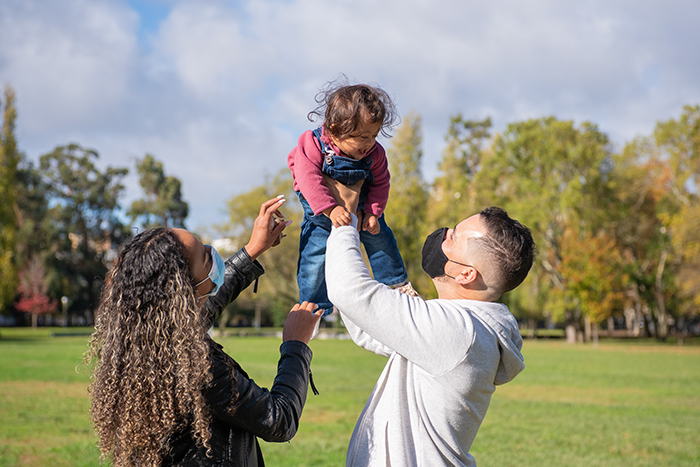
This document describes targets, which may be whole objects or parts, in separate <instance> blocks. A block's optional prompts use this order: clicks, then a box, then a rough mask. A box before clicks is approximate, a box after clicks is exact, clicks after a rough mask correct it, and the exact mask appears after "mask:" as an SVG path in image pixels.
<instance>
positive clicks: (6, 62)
mask: <svg viewBox="0 0 700 467" xmlns="http://www.w3.org/2000/svg"><path fill="white" fill-rule="evenodd" d="M698 24H700V3H698V2H695V1H674V0H671V1H666V2H658V1H632V0H628V1H616V2H608V1H605V2H603V1H586V0H583V1H576V2H574V1H555V0H549V1H545V0H531V1H528V2H522V1H517V0H509V1H494V2H483V1H468V0H445V1H441V2H431V1H428V0H385V1H382V2H375V1H368V0H354V1H352V2H350V1H345V0H343V1H333V2H328V1H325V2H324V1H320V0H284V1H282V0H247V1H246V0H241V1H224V0H219V1H207V0H198V1H184V0H183V1H177V0H172V1H166V0H163V1H159V0H152V1H136V0H128V1H126V0H62V1H61V2H55V1H51V0H3V1H2V2H0V84H2V85H4V84H6V83H9V84H11V85H12V86H13V87H14V89H15V91H16V92H17V105H18V111H19V117H18V121H17V137H18V140H19V146H20V149H21V150H22V151H24V152H25V153H26V154H27V155H28V156H29V157H30V158H32V159H38V157H39V156H40V155H42V154H45V153H47V152H50V151H51V150H52V149H53V148H54V147H55V146H57V145H63V144H67V143H69V142H76V143H79V144H81V145H83V146H85V147H90V148H93V149H95V150H97V151H98V152H99V153H100V164H101V165H103V166H106V165H114V166H128V167H130V168H132V171H133V166H134V161H135V159H136V158H141V157H143V156H144V155H145V154H146V153H150V154H153V155H154V156H155V157H156V158H157V159H159V160H161V161H163V163H164V164H165V169H166V172H167V173H168V174H172V175H175V176H177V177H178V178H180V180H182V182H183V191H184V196H185V199H186V200H187V201H188V202H189V203H190V212H191V214H190V217H189V219H188V226H189V227H190V228H195V229H196V228H198V227H200V226H209V225H211V224H215V223H220V222H222V221H224V220H225V218H224V214H223V210H224V206H225V202H226V200H228V199H230V198H231V197H232V196H234V195H236V194H238V193H241V192H243V191H246V190H248V189H250V188H252V187H253V186H257V185H259V184H261V183H263V182H264V177H265V176H266V175H274V174H276V173H277V172H278V171H280V170H282V169H284V168H285V167H286V156H287V154H288V153H289V150H290V149H291V148H292V147H293V146H294V145H295V143H296V140H297V137H298V136H299V134H300V133H301V132H303V131H304V130H306V129H310V128H312V127H313V126H314V125H313V124H312V123H310V122H308V121H307V120H306V114H307V113H308V112H309V111H310V110H311V109H313V107H314V100H313V98H314V95H315V94H316V92H317V91H318V90H319V89H320V88H321V87H322V86H323V84H324V83H326V82H327V81H329V80H331V79H333V78H335V77H337V76H338V74H339V73H344V74H346V75H347V76H349V77H350V78H352V79H354V80H356V81H362V82H371V83H376V84H379V85H381V86H382V87H383V88H384V89H386V90H387V91H388V92H389V93H390V94H391V95H392V96H394V98H395V101H396V105H397V107H398V110H399V112H400V113H401V114H402V115H405V114H407V113H408V112H410V111H413V112H416V113H418V114H419V115H421V117H422V119H423V130H424V146H423V150H424V167H423V170H424V175H425V177H426V178H427V179H431V178H432V177H434V176H435V175H436V173H437V163H438V161H439V160H440V157H441V153H442V150H443V148H444V134H445V133H446V130H447V124H448V120H449V117H450V116H451V115H455V114H457V113H462V114H463V115H464V116H465V117H466V118H470V119H482V118H485V117H487V116H490V117H491V118H492V120H493V122H494V128H495V130H497V131H498V130H503V129H504V128H505V126H506V125H507V124H508V123H510V122H514V121H518V120H523V119H528V118H537V117H543V116H548V115H555V116H556V117H558V118H560V119H567V120H574V121H575V122H577V123H580V122H583V121H592V122H594V123H596V124H598V126H599V127H600V129H601V130H603V131H604V132H606V133H607V134H608V135H609V136H610V138H611V139H612V141H613V142H614V143H615V144H616V145H617V146H618V147H620V146H622V145H623V144H624V143H625V142H627V141H629V140H630V139H632V138H634V137H635V136H638V135H644V134H649V133H650V132H651V131H652V130H653V128H654V125H655V124H656V122H657V121H659V120H667V119H669V118H675V117H677V116H678V115H680V112H681V110H682V107H683V105H684V104H696V103H699V102H700V46H698V45H697V44H700V28H698V26H697V25H698ZM384 143H385V145H388V144H390V142H388V141H384ZM127 186H128V189H129V191H128V193H127V196H126V197H125V199H124V200H123V204H124V205H128V203H130V201H131V200H133V199H134V198H136V197H139V196H140V192H139V189H138V185H137V181H136V179H135V177H131V178H130V179H129V180H128V183H127ZM290 201H293V200H290Z"/></svg>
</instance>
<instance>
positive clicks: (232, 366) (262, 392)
mask: <svg viewBox="0 0 700 467" xmlns="http://www.w3.org/2000/svg"><path fill="white" fill-rule="evenodd" d="M264 272H265V271H264V270H263V268H262V266H261V265H260V263H258V262H257V261H255V262H253V261H251V260H250V257H249V256H248V254H247V253H246V251H245V249H243V248H241V250H239V251H238V253H236V254H235V255H233V256H232V257H231V258H229V259H228V260H227V261H226V280H225V282H224V285H222V286H221V289H220V290H219V292H218V293H217V294H216V295H215V296H213V297H209V299H208V300H207V302H206V303H205V305H204V306H205V311H207V312H209V313H210V316H211V318H212V322H213V319H214V317H215V316H216V315H217V314H218V313H220V312H221V311H222V310H223V309H224V307H226V305H228V304H229V303H231V302H232V301H233V300H234V299H235V298H236V297H237V296H238V294H240V292H241V291H242V290H243V289H245V288H246V287H248V286H249V285H250V284H251V283H252V282H253V281H254V280H256V279H257V278H258V277H259V276H260V275H261V274H263V273H264ZM280 353H281V357H280V360H279V363H278V367H277V376H276V377H275V381H274V383H273V385H272V389H270V390H269V391H268V390H267V389H265V388H261V387H259V386H258V385H257V384H255V382H254V381H253V380H252V379H250V378H249V377H248V375H247V374H246V372H245V371H243V369H242V368H241V367H240V366H239V365H238V363H236V361H235V360H233V359H232V358H231V357H229V356H228V355H227V354H226V353H224V351H223V349H222V347H221V346H220V345H219V344H217V343H216V342H214V341H213V340H210V358H211V372H212V377H213V378H212V382H211V384H210V385H209V386H208V387H206V388H205V389H204V396H205V398H206V400H207V402H208V405H209V411H210V414H211V418H212V422H211V426H210V429H211V433H212V436H211V440H210V445H211V449H212V456H211V457H207V456H206V450H205V449H204V448H201V447H198V446H197V445H196V443H195V440H194V437H193V435H192V432H191V429H190V428H187V429H186V430H183V431H181V432H179V433H176V434H175V435H173V436H172V437H171V438H170V441H169V452H168V454H166V456H165V458H164V461H163V465H164V466H168V465H170V466H181V467H184V466H188V467H194V466H197V467H199V466H262V465H264V463H263V458H262V453H261V451H260V445H259V444H258V440H257V437H260V438H262V439H263V440H265V441H273V442H281V441H289V440H290V439H292V437H293V436H294V435H295V434H296V431H297V428H298V426H299V417H300V416H301V411H302V409H303V407H304V403H305V402H306V392H307V388H308V385H309V367H310V365H311V349H310V348H309V347H308V346H307V345H306V344H304V343H303V342H299V341H287V342H284V343H282V346H281V347H280Z"/></svg>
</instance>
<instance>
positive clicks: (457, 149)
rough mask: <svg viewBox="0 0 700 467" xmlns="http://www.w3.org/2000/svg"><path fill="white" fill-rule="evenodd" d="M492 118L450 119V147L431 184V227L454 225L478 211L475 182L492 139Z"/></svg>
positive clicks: (448, 146) (429, 216)
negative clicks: (487, 144) (486, 148)
mask: <svg viewBox="0 0 700 467" xmlns="http://www.w3.org/2000/svg"><path fill="white" fill-rule="evenodd" d="M490 128H491V119H490V118H486V119H484V120H481V121H476V120H465V119H464V118H463V117H462V115H461V114H460V115H457V116H455V117H451V118H450V127H449V130H448V133H447V136H446V138H445V139H446V140H447V147H446V148H445V151H444V153H443V156H442V160H441V161H440V165H439V168H440V172H441V173H442V175H440V176H438V177H437V178H436V179H435V181H434V183H433V186H432V191H431V201H430V209H429V210H428V225H429V229H430V228H436V227H439V226H444V225H449V226H454V225H455V224H457V223H458V222H460V221H462V220H464V219H465V218H466V217H468V216H469V215H471V214H473V213H475V212H477V211H478V209H477V206H479V200H478V199H477V198H478V196H479V192H478V190H477V189H476V186H475V185H474V180H475V177H476V175H477V173H478V172H479V171H480V170H481V161H482V158H483V156H484V145H485V144H486V143H487V141H488V140H489V138H490V136H491V134H490Z"/></svg>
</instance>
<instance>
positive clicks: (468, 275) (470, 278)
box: [455, 266, 479, 286]
mask: <svg viewBox="0 0 700 467" xmlns="http://www.w3.org/2000/svg"><path fill="white" fill-rule="evenodd" d="M478 277H479V271H477V270H476V268H474V267H472V266H465V267H464V269H462V271H461V272H460V273H459V274H457V275H456V276H455V282H456V283H458V284H459V285H462V286H464V285H468V284H471V283H472V282H474V281H476V279H477V278H478Z"/></svg>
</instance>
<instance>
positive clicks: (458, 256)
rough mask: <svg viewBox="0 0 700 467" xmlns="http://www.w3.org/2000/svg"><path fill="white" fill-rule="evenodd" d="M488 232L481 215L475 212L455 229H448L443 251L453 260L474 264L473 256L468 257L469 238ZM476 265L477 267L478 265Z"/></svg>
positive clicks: (443, 242) (481, 235)
mask: <svg viewBox="0 0 700 467" xmlns="http://www.w3.org/2000/svg"><path fill="white" fill-rule="evenodd" d="M486 234H487V232H486V227H485V226H484V224H483V222H482V221H481V216H480V215H479V214H475V215H473V216H471V217H469V218H468V219H465V220H463V221H462V222H460V223H459V224H457V225H456V226H455V227H454V228H453V229H447V232H446V233H445V239H444V240H443V241H442V251H443V253H445V255H446V256H447V257H448V258H449V259H451V260H453V261H458V262H460V263H466V264H472V263H471V262H472V261H473V258H469V257H468V251H469V248H468V242H469V239H470V238H476V237H483V236H485V235H486ZM449 264H450V263H448V265H449ZM474 266H475V267H476V265H474Z"/></svg>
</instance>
